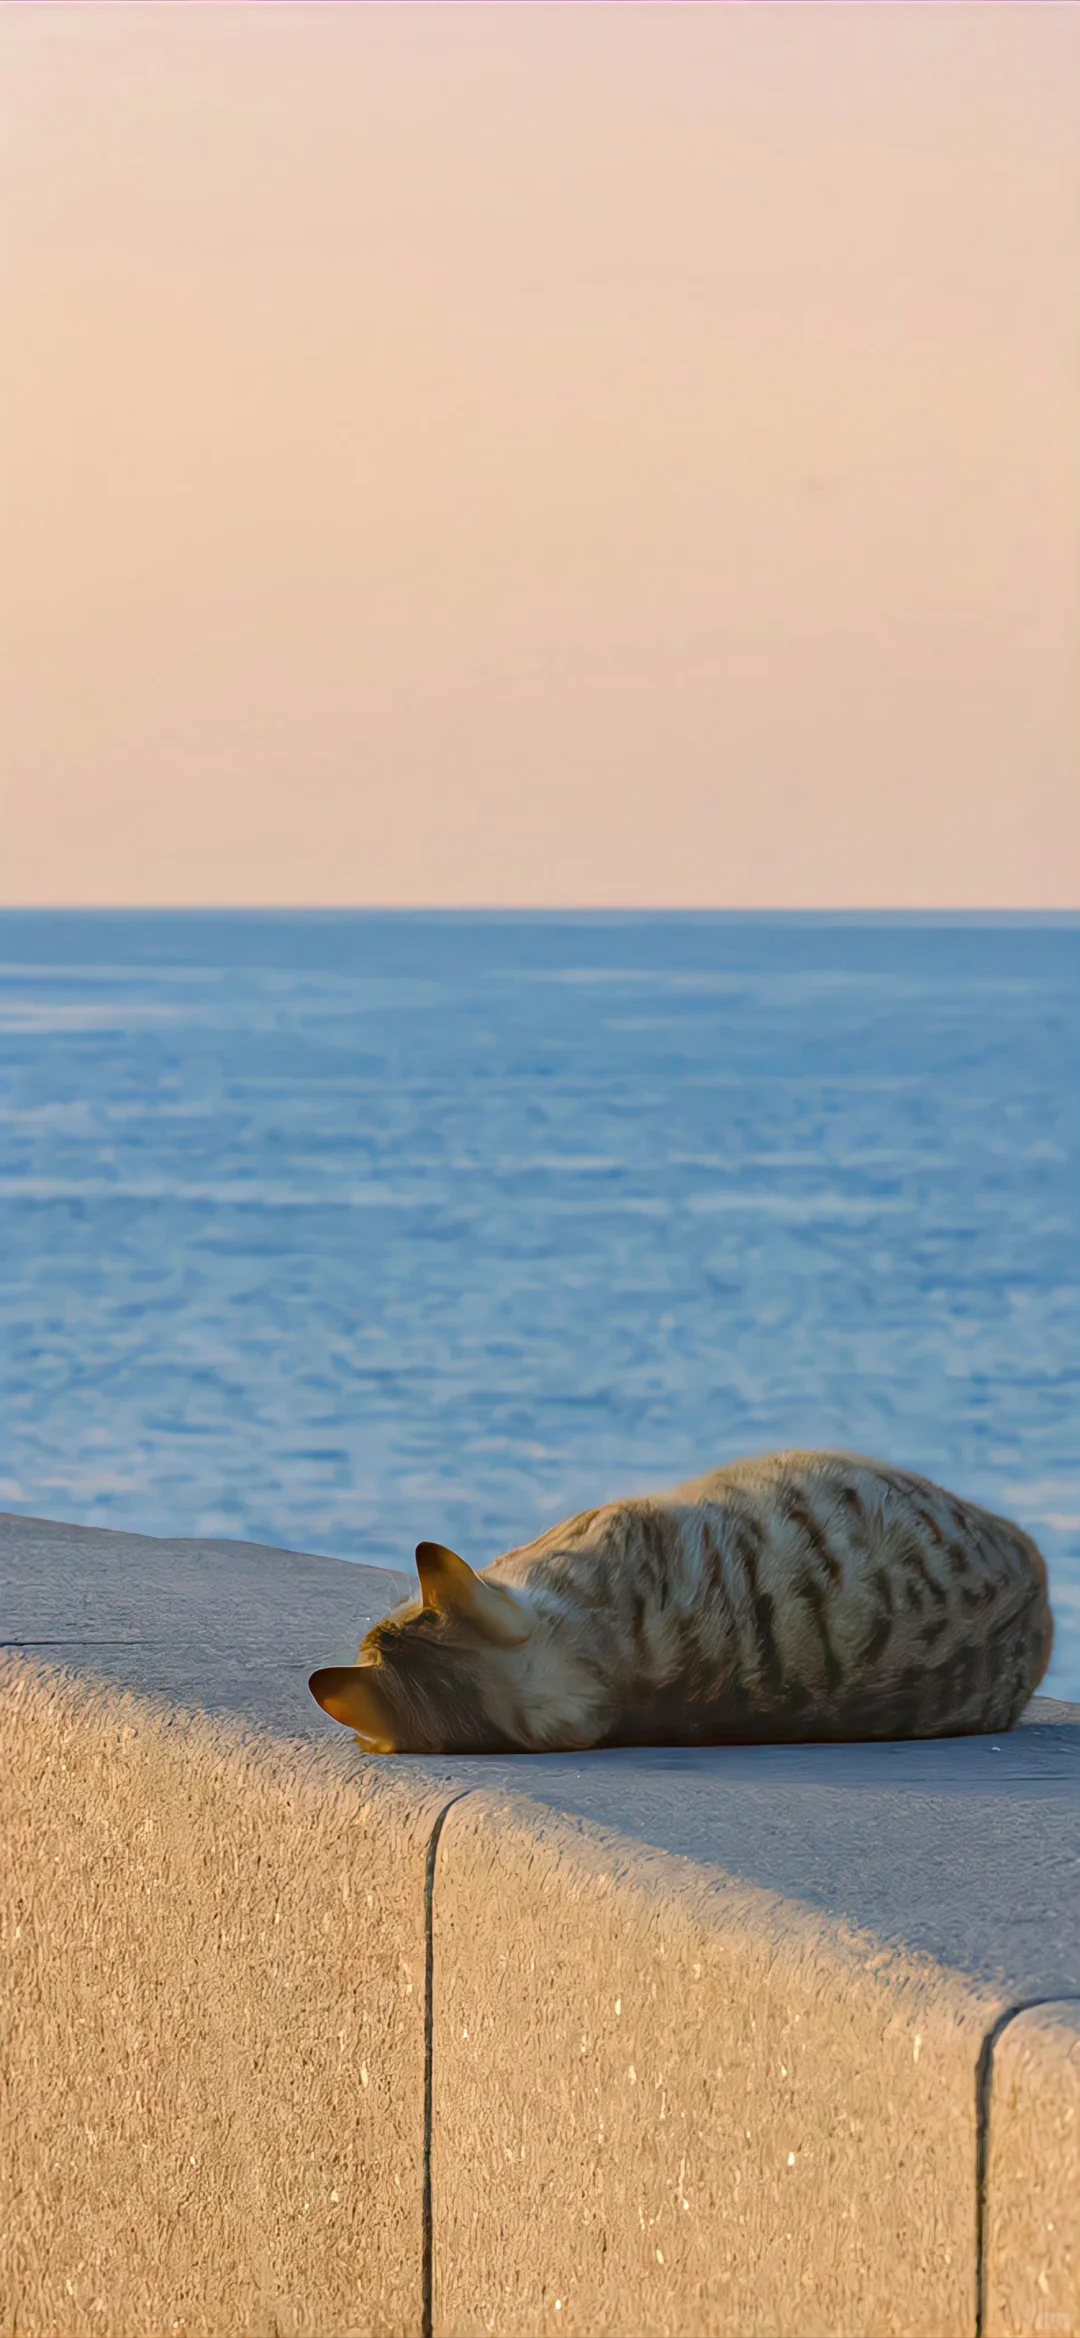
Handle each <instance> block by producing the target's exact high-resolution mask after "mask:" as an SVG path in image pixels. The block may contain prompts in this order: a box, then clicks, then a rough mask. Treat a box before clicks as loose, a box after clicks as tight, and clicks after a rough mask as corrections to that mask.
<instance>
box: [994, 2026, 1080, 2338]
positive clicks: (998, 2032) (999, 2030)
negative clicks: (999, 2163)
mask: <svg viewBox="0 0 1080 2338" xmlns="http://www.w3.org/2000/svg"><path fill="white" fill-rule="evenodd" d="M1077 2003H1080V1999H1077V1998H1076V1997H1075V1995H1074V1994H1073V1993H1072V1992H1070V1991H1068V1990H1066V1991H1065V1992H1064V1993H1063V1992H1062V1991H1061V1990H1060V1989H1059V1990H1057V1991H1056V1992H1055V1993H1054V1995H1053V1996H1050V1997H1025V1998H1023V1999H1022V2000H1021V2001H1020V2002H1019V2003H1018V2004H1016V2005H1007V2006H1006V2007H1005V2011H1004V2012H1003V2013H999V2015H998V2018H997V2020H996V2021H995V2022H994V2023H992V2025H991V2027H990V2028H989V2029H988V2030H987V2033H986V2036H985V2037H984V2039H983V2042H982V2046H981V2048H980V2051H979V2059H978V2062H977V2064H976V2066H975V2338H987V2334H986V2272H987V2262H986V2261H987V2215H988V2210H989V2199H988V2187H989V2174H990V2117H991V2111H992V2107H993V2088H994V2053H995V2050H996V2047H997V2044H998V2040H999V2038H1001V2037H1002V2036H1003V2035H1004V2032H1005V2031H1006V2030H1007V2029H1008V2028H1009V2027H1010V2025H1011V2023H1012V2022H1014V2021H1017V2020H1018V2019H1019V2016H1020V2015H1021V2014H1022V2013H1034V2012H1036V2011H1037V2009H1038V2007H1039V2006H1040V2005H1073V2004H1077Z"/></svg>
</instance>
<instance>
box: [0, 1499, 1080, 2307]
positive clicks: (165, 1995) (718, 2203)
mask: <svg viewBox="0 0 1080 2338" xmlns="http://www.w3.org/2000/svg"><path fill="white" fill-rule="evenodd" d="M0 1561H6V1570H7V1588H6V1590H5V1591H3V1592H2V1594H0V1596H2V1599H3V1605H2V1606H0V1638H3V1639H5V1640H7V1641H9V1642H17V1643H19V1645H18V1646H17V1647H15V1648H12V1649H11V1650H10V1653H9V1657H8V1670H7V1676H6V1683H5V1694H4V1704H3V1734H4V1751H3V1762H4V1767H3V1789H2V1793H3V1814H2V1816H3V1856H4V1858H5V1860H6V1874H5V1878H4V1883H3V1889H2V1892H0V1922H2V1924H3V1928H4V1930H3V1940H4V1980H3V1983H2V1984H0V1986H2V1988H3V1994H4V1998H5V2027H6V2030H7V2033H8V2036H9V2038H10V2041H11V2044H10V2052H9V2061H10V2067H11V2071H12V2076H13V2079H14V2090H13V2093H12V2094H10V2095H9V2098H8V2099H9V2102H11V2101H14V2102H15V2103H16V2105H17V2117H16V2118H15V2119H14V2120H12V2121H11V2125H10V2128H9V2131H8V2132H7V2133H6V2134H5V2137H4V2141H5V2147H6V2148H5V2156H6V2157H7V2158H8V2159H9V2161H10V2163H11V2165H12V2168H13V2172H14V2178H15V2185H16V2197H15V2200H14V2202H13V2204H12V2209H11V2212H10V2213H9V2214H7V2215H5V2216H4V2217H3V2218H2V2219H0V2225H2V2227H3V2230H4V2232H5V2233H6V2235H7V2241H6V2244H5V2245H6V2248H7V2252H8V2257H7V2264H6V2268H5V2270H4V2271H3V2274H2V2276H0V2279H2V2282H3V2288H2V2291H0V2296H2V2300H3V2305H4V2312H5V2314H6V2316H7V2325H8V2328H9V2329H17V2330H18V2332H19V2338H68V2334H69V2333H71V2334H72V2338H76V2334H77V2338H82V2334H83V2333H89V2332H91V2331H94V2332H105V2333H106V2338H112V2334H114V2333H115V2338H158V2333H159V2332H165V2331H171V2330H172V2329H177V2330H185V2331H188V2332H195V2333H204V2334H205V2338H211V2333H212V2334H213V2338H232V2334H233V2333H234V2332H235V2333H237V2334H239V2333H241V2332H252V2333H254V2332H265V2333H267V2334H269V2333H270V2332H272V2331H276V2332H278V2333H279V2334H280V2338H288V2334H289V2333H292V2332H297V2333H299V2332H301V2331H307V2332H311V2333H313V2334H315V2338H390V2334H391V2333H400V2334H401V2338H421V2334H422V2333H423V2332H424V2331H425V2330H426V2329H430V2330H431V2333H432V2338H466V2334H467V2333H469V2332H471V2331H473V2330H474V2329H475V2330H476V2331H478V2332H479V2331H480V2330H484V2331H489V2330H491V2329H492V2328H494V2329H496V2330H497V2331H498V2332H499V2333H500V2338H503V2334H504V2333H505V2334H506V2338H511V2334H512V2333H515V2332H520V2333H522V2334H525V2333H528V2334H529V2338H531V2334H532V2333H534V2332H536V2333H539V2332H541V2331H546V2330H556V2329H572V2328H576V2329H577V2330H578V2331H579V2332H582V2331H584V2332H587V2333H588V2338H599V2334H600V2333H601V2332H605V2331H607V2332H610V2333H612V2338H626V2334H627V2332H629V2331H630V2330H633V2331H635V2332H641V2333H642V2334H643V2338H644V2334H646V2333H648V2334H649V2338H652V2334H653V2333H655V2334H656V2338H661V2334H669V2333H670V2334H671V2338H688V2334H690V2333H692V2338H712V2334H713V2333H716V2334H717V2338H719V2334H720V2333H727V2332H731V2333H733V2334H735V2333H737V2334H738V2338H752V2334H753V2333H755V2332H760V2333H762V2338H764V2334H765V2333H768V2334H769V2338H820V2333H821V2332H822V2331H823V2330H825V2329H828V2330H830V2331H836V2332H837V2333H844V2332H848V2333H851V2334H852V2338H878V2333H880V2334H881V2338H886V2333H888V2334H890V2338H891V2334H892V2333H904V2332H910V2333H912V2338H916V2334H918V2338H946V2333H949V2334H951V2333H953V2332H956V2333H963V2334H964V2338H967V2334H968V2333H970V2334H971V2338H974V2334H975V2332H976V2329H977V2326H978V2296H979V2288H980V2281H981V2283H982V2285H983V2288H984V2290H985V2298H986V2314H985V2318H984V2321H983V2330H984V2332H985V2338H1019V2333H1020V2332H1021V2331H1022V2330H1029V2329H1030V2330H1036V2329H1037V2330H1039V2331H1040V2332H1041V2331H1043V2330H1045V2331H1047V2332H1048V2333H1051V2334H1053V2338H1075V2334H1076V2333H1077V2332H1078V2331H1080V2309H1078V2305H1077V2295H1076V2281H1077V2276H1076V2264H1077V2258H1078V2255H1080V2250H1078V2245H1077V2237H1076V2231H1075V2223H1076V2202H1077V2199H1078V2197H1080V2186H1078V2185H1077V2184H1076V2182H1075V2177H1074V2168H1073V2161H1072V2159H1071V2158H1070V2153H1071V2152H1072V2151H1073V2149H1074V2143H1075V2119H1076V2112H1075V2100H1074V2096H1075V2087H1074V2080H1075V2021H1076V2001H1077V2000H1078V1999H1080V1969H1078V1954H1080V1950H1078V1933H1080V1926H1078V1924H1077V1915H1078V1913H1080V1904H1078V1903H1080V1893H1078V1886H1077V1867H1076V1856H1077V1849H1078V1840H1080V1790H1078V1789H1080V1709H1078V1708H1075V1707H1068V1706H1060V1705H1054V1704H1051V1703H1050V1702H1049V1701H1048V1700H1038V1699H1037V1700H1035V1702H1034V1704H1033V1706H1032V1707H1031V1708H1030V1709H1029V1713H1028V1715H1027V1716H1025V1721H1024V1724H1022V1726H1021V1728H1020V1729H1019V1730H1017V1731H1015V1732H1013V1733H1012V1734H1011V1735H1010V1736H1008V1737H1005V1738H1002V1739H1000V1740H988V1739H968V1740H956V1741H952V1742H946V1743H937V1744H933V1745H900V1746H878V1747H815V1748H779V1747H761V1748H747V1749H717V1750H716V1751H707V1752H682V1751H677V1750H673V1751H670V1752H668V1751H661V1752H655V1751H651V1752H645V1751H641V1752H638V1751H628V1752H624V1753H618V1754H602V1755H591V1756H588V1757H586V1758H584V1759H580V1758H575V1757H562V1756H559V1757H555V1756H551V1757H545V1758H544V1759H542V1760H528V1759H521V1760H517V1761H502V1760H473V1761H457V1762H442V1763H432V1762H421V1761H417V1760H406V1761H395V1762H382V1763H374V1762H368V1763H361V1762H359V1761H358V1759H357V1756H356V1753H355V1749H354V1747H353V1746H352V1743H351V1741H350V1740H349V1739H348V1738H347V1737H346V1736H345V1735H344V1733H343V1732H339V1731H337V1730H335V1729H334V1727H333V1725H332V1724H330V1723H329V1722H327V1721H326V1720H325V1718H324V1716H322V1715H321V1714H320V1713H319V1712H318V1710H317V1708H315V1707H314V1705H313V1704H312V1702H311V1699H310V1698H309V1697H308V1695H307V1691H306V1685H305V1683H306V1677H307V1672H308V1670H309V1669H310V1667H311V1665H312V1664H313V1663H316V1662H323V1661H327V1660H334V1659H335V1658H341V1657H344V1658H349V1657H351V1655H352V1653H353V1651H354V1648H355V1645H356V1641H357V1639H358V1637H359V1636H360V1633H361V1632H362V1631H363V1629H364V1628H366V1624H367V1623H368V1622H369V1621H370V1620H371V1618H372V1617H373V1615H375V1614H377V1613H379V1612H382V1611H384V1610H385V1608H386V1606H387V1605H389V1604H392V1602H393V1601H394V1600H395V1599H397V1598H398V1597H400V1596H401V1593H402V1591H403V1589H404V1588H405V1587H406V1579H405V1578H402V1577H394V1576H391V1575H388V1574H385V1573H384V1574H377V1573H375V1572H374V1571H372V1570H367V1569H364V1568H357V1567H353V1566H350V1565H347V1564H345V1563H342V1562H338V1561H333V1560H325V1559H322V1560H320V1559H313V1558H307V1557H304V1556H302V1555H298V1554H295V1553H280V1552H274V1551H269V1550H262V1549H253V1548H251V1547H248V1546H242V1545H239V1546H238V1545H235V1544H227V1543H225V1544H223V1543H215V1544H210V1545H207V1544H197V1543H194V1544H193V1543H177V1542H159V1541H155V1540H153V1539H151V1538H148V1537H142V1536H114V1535H111V1534H109V1533H107V1532H102V1531H101V1530H88V1529H80V1528H75V1527H53V1526H50V1525H49V1524H48V1522H45V1521H27V1520H23V1519H19V1518H8V1519H0ZM73 1624H74V1627H75V1628H74V1629H72V1625H73ZM105 1625H107V1626H108V1629H105V1628H103V1627H104V1626H105ZM61 1641H62V1643H63V1645H58V1642H61ZM45 1658H53V1659H58V1660H60V1661H62V1663H63V1665H64V1668H65V1670H64V1675H63V1677H57V1676H55V1675H52V1674H50V1673H49V1672H48V1671H47V1670H45V1669H43V1664H42V1660H43V1659H45ZM185 1706H186V1707H187V1708H188V1710H187V1711H186V1712H185V1711H184V1710H183V1708H184V1707H185ZM65 1765H66V1766H65ZM440 1830H441V1832H440ZM436 1840H437V1841H438V1853H437V1858H436V1857H435V1854H434V1845H435V1843H436ZM1035 1999H1042V2000H1048V1999H1049V2000H1053V2001H1054V2010H1053V2011H1048V2010H1047V2009H1046V2008H1045V2006H1044V2007H1043V2009H1042V2010H1041V2011H1040V2012H1039V2013H1038V2014H1033V2013H1029V2012H1026V2011H1023V2010H1022V2009H1023V2008H1024V2007H1025V2006H1030V2005H1031V2004H1032V2002H1033V2000H1035ZM425 2016H428V2017H429V2027H428V2030H427V2035H426V2037H425ZM631 2073H632V2075H631ZM365 2074H366V2075H365ZM6 2117H7V2118H8V2119H10V2113H7V2114H6ZM429 2146H430V2175H431V2183H430V2188H429V2186H428V2183H427V2181H426V2175H427V2167H426V2154H427V2150H428V2147H429ZM523 2152H524V2157H522V2153H523ZM320 2187H321V2188H320ZM334 2193H336V2194H337V2198H336V2199H334V2197H333V2195H334ZM1070 2215H1071V2218H1072V2222H1071V2223H1070ZM1033 2285H1034V2286H1033ZM1040 2316H1041V2317H1042V2319H1040V2318H1039V2317H1040ZM1047 2316H1049V2317H1050V2319H1046V2317H1047ZM0 2326H3V2325H0Z"/></svg>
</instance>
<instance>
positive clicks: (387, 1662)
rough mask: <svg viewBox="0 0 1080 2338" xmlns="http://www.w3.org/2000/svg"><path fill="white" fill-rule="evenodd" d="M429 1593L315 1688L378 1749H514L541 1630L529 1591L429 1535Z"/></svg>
mask: <svg viewBox="0 0 1080 2338" xmlns="http://www.w3.org/2000/svg"><path fill="white" fill-rule="evenodd" d="M416 1564H417V1570H418V1572H419V1576H420V1587H421V1591H422V1594H423V1597H422V1600H421V1601H419V1602H417V1603H414V1604H413V1605H412V1606H409V1607H406V1608H402V1609H400V1610H399V1611H398V1613H397V1614H396V1615H392V1616H388V1617H387V1618H386V1621H385V1622H384V1623H379V1624H376V1625H375V1626H374V1627H373V1629H372V1630H371V1631H370V1632H369V1633H368V1635H367V1638H366V1639H365V1641H364V1643H363V1645H362V1647H361V1649H360V1653H359V1657H358V1660H357V1662H356V1663H355V1664H353V1665H331V1666H328V1667H326V1668H325V1669H324V1670H323V1671H321V1672H314V1673H312V1676H311V1680H310V1683H309V1686H310V1689H311V1693H312V1696H313V1697H314V1698H315V1700H316V1702H317V1703H318V1704H320V1705H321V1706H322V1708H323V1710H324V1712H326V1713H330V1714H331V1715H332V1716H333V1718H334V1720H335V1721H340V1722H342V1723H343V1724H344V1726H345V1727H346V1728H347V1729H352V1730H354V1731H355V1733H356V1735H357V1737H358V1738H359V1740H360V1742H361V1744H362V1745H363V1746H364V1748H365V1750H366V1751H367V1752H369V1753H427V1754H435V1753H509V1752H514V1751H517V1750H519V1749H520V1748H521V1746H522V1745H523V1744H524V1743H526V1742H527V1735H526V1734H525V1733H524V1732H523V1730H522V1727H521V1725H520V1717H519V1712H518V1707H519V1705H520V1702H521V1692H522V1689H523V1687H524V1679H523V1674H524V1672H525V1671H526V1670H527V1667H526V1666H523V1663H522V1661H521V1659H522V1653H523V1651H524V1650H525V1648H526V1645H527V1643H528V1641H529V1640H530V1638H531V1637H532V1634H533V1617H532V1614H531V1611H530V1608H529V1603H528V1601H527V1600H525V1599H524V1598H522V1597H521V1596H520V1595H519V1594H518V1593H516V1592H513V1591H510V1590H508V1589H507V1588H506V1587H505V1586H504V1585H502V1584H497V1583H492V1582H491V1581H489V1580H487V1579H486V1578H485V1577H483V1576H481V1575H476V1574H474V1573H473V1570H472V1568H471V1567H469V1566H467V1565H466V1562H465V1560H464V1559H459V1558H458V1556H457V1553H456V1552H455V1551H450V1550H446V1549H445V1548H444V1546H443V1545H442V1544H441V1543H431V1542H422V1543H421V1544H420V1545H419V1548H418V1550H417V1553H416Z"/></svg>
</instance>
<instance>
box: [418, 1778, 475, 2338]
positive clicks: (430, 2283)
mask: <svg viewBox="0 0 1080 2338" xmlns="http://www.w3.org/2000/svg"><path fill="white" fill-rule="evenodd" d="M472 1791H473V1789H472V1788H471V1787H469V1786H463V1787H462V1789H461V1791H460V1793H458V1794H452V1795H451V1797H450V1800H449V1802H446V1803H444V1804H443V1807H442V1809H441V1810H440V1812H439V1815H438V1817H437V1819H436V1821H435V1824H434V1826H433V1827H432V1830H431V1834H430V1837H429V1840H428V1847H427V1864H426V1867H425V1871H424V2154H423V2196H422V2208H421V2233H422V2249H423V2256H422V2262H421V2271H420V2296H421V2320H420V2330H421V2338H432V2332H433V2322H434V2311H435V2215H434V2202H433V2199H432V2190H431V2153H432V2140H433V2135H434V2122H435V1862H436V1859H437V1858H438V1854H439V1841H440V1838H441V1835H442V1831H443V1828H444V1826H445V1825H446V1821H447V1819H448V1818H449V1816H450V1813H451V1811H452V1810H453V1808H454V1805H455V1803H457V1802H464V1801H466V1800H467V1798H468V1796H469V1794H470V1793H472Z"/></svg>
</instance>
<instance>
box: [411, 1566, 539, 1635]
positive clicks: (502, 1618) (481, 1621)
mask: <svg viewBox="0 0 1080 2338" xmlns="http://www.w3.org/2000/svg"><path fill="white" fill-rule="evenodd" d="M416 1571H417V1574H418V1575H419V1577H420V1589H421V1591H422V1592H423V1594H424V1606H425V1607H434V1608H438V1609H439V1610H440V1612H441V1614H443V1615H448V1616H460V1617H461V1619H462V1621H463V1622H465V1623H470V1624H471V1625H472V1627H473V1630H474V1631H476V1632H479V1634H480V1637H481V1639H482V1640H490V1641H492V1643H493V1644H494V1646H495V1647H497V1648H520V1647H521V1645H522V1642H523V1641H525V1640H527V1639H528V1637H529V1633H530V1632H531V1630H532V1618H531V1617H530V1614H529V1611H528V1608H527V1606H526V1604H525V1602H524V1600H522V1599H519V1598H518V1597H517V1596H516V1594H515V1593H514V1592H513V1591H508V1590H507V1589H506V1587H505V1585H504V1584H502V1583H492V1582H491V1581H490V1579H489V1578H488V1576H486V1575H477V1574H474V1572H473V1569H472V1568H471V1567H470V1566H468V1565H467V1563H466V1561H465V1560H464V1559H459V1557H458V1555H457V1552H456V1551H448V1550H446V1549H444V1547H443V1545H442V1543H441V1542H420V1543H417V1546H416Z"/></svg>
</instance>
